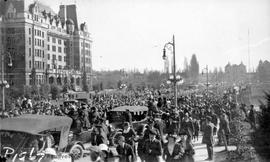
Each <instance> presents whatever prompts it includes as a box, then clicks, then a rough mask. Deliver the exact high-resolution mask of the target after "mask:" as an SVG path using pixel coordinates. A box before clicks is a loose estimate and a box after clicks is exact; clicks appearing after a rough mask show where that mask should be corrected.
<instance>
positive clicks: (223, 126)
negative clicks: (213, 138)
mask: <svg viewBox="0 0 270 162" xmlns="http://www.w3.org/2000/svg"><path fill="white" fill-rule="evenodd" d="M230 133H231V130H230V125H229V119H228V117H227V115H226V114H225V113H223V114H221V117H220V124H219V132H218V139H219V140H218V144H219V145H221V141H222V138H223V143H224V145H225V150H228V143H229V135H230Z"/></svg>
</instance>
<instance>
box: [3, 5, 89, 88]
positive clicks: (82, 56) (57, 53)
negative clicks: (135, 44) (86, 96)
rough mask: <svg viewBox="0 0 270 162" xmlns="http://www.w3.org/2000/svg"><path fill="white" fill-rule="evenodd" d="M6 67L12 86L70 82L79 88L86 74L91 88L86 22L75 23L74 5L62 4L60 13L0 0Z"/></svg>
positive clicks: (41, 6)
mask: <svg viewBox="0 0 270 162" xmlns="http://www.w3.org/2000/svg"><path fill="white" fill-rule="evenodd" d="M0 6H1V11H0V16H1V20H2V21H0V27H1V33H2V34H1V37H2V40H3V43H2V45H3V47H4V48H3V49H4V53H5V52H9V53H10V54H11V57H12V62H13V66H12V67H11V68H8V67H7V68H5V74H6V76H5V77H6V80H7V81H8V82H9V83H10V85H11V86H16V87H23V85H41V84H46V83H49V84H58V85H64V84H66V83H71V84H73V85H75V86H77V87H82V77H83V73H84V72H85V73H86V75H87V81H86V83H87V84H88V86H89V87H92V85H91V83H92V82H91V79H92V78H91V75H90V74H91V73H92V56H91V46H92V39H91V37H90V34H89V32H88V31H87V27H86V23H82V24H80V25H79V24H78V20H77V12H76V6H75V5H61V6H60V11H59V14H56V13H55V12H54V11H53V10H52V9H51V8H50V7H48V6H45V5H43V4H41V3H39V2H31V1H30V0H9V1H0Z"/></svg>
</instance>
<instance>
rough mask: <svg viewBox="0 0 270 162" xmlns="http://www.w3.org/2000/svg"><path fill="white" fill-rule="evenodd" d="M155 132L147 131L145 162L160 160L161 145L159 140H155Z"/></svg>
mask: <svg viewBox="0 0 270 162" xmlns="http://www.w3.org/2000/svg"><path fill="white" fill-rule="evenodd" d="M156 134H157V133H156V132H155V131H154V130H152V129H151V130H150V131H149V139H147V140H146V141H145V152H146V159H145V161H146V162H157V161H160V160H161V155H162V145H161V142H160V140H158V139H156Z"/></svg>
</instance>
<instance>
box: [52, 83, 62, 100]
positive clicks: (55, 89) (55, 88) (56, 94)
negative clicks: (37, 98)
mask: <svg viewBox="0 0 270 162" xmlns="http://www.w3.org/2000/svg"><path fill="white" fill-rule="evenodd" d="M51 94H52V99H53V100H55V99H57V98H58V97H59V96H60V88H59V87H58V86H57V85H56V84H52V85H51Z"/></svg>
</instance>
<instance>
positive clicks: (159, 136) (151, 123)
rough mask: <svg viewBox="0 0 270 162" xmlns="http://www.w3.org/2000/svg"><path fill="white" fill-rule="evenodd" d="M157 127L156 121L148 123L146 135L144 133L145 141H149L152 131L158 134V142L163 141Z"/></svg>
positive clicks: (152, 120) (151, 120)
mask: <svg viewBox="0 0 270 162" xmlns="http://www.w3.org/2000/svg"><path fill="white" fill-rule="evenodd" d="M154 126H155V121H154V119H150V120H149V121H148V125H147V127H146V128H147V129H146V130H145V133H144V138H145V139H149V134H150V131H151V130H153V131H154V132H156V138H157V139H158V140H160V139H161V135H160V134H161V133H160V131H159V130H158V129H157V128H155V127H154Z"/></svg>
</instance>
